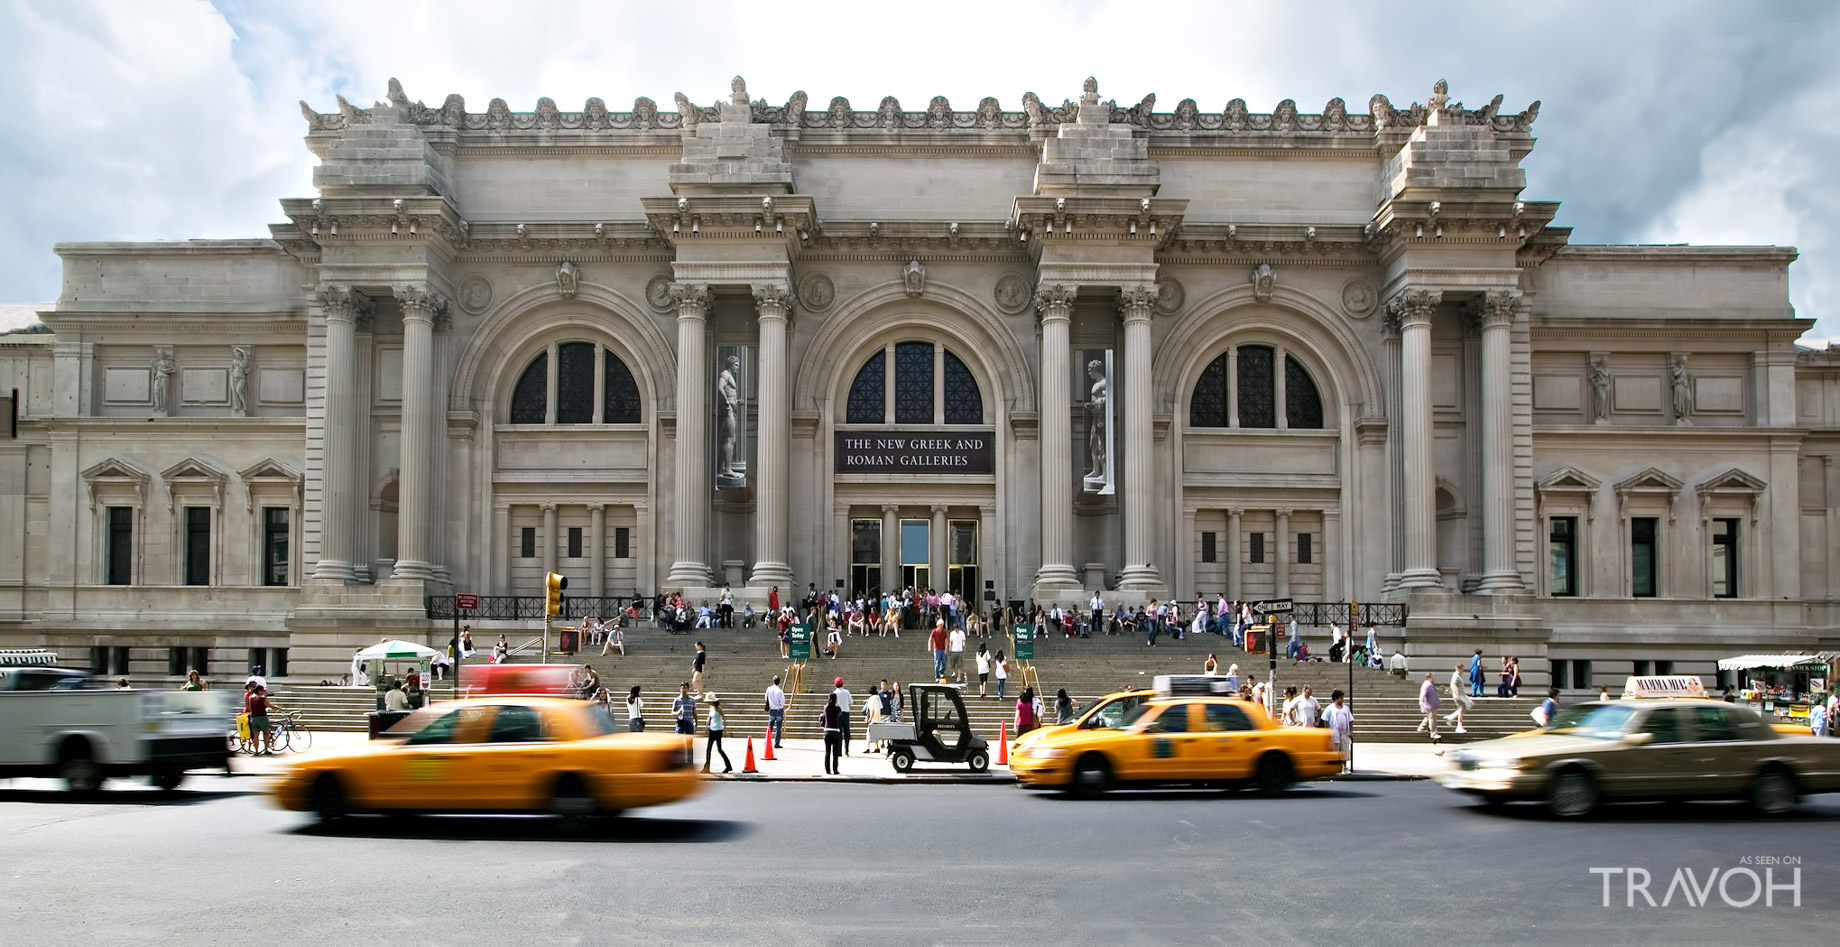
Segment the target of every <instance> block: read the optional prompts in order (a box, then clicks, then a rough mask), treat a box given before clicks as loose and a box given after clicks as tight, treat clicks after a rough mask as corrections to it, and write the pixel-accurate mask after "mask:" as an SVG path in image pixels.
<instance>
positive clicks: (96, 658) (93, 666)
mask: <svg viewBox="0 0 1840 947" xmlns="http://www.w3.org/2000/svg"><path fill="white" fill-rule="evenodd" d="M89 671H90V673H91V674H107V673H109V646H108V645H92V646H90V649H89Z"/></svg>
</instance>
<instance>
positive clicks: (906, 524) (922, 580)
mask: <svg viewBox="0 0 1840 947" xmlns="http://www.w3.org/2000/svg"><path fill="white" fill-rule="evenodd" d="M932 548H933V524H932V522H931V521H930V520H902V521H901V585H902V586H903V587H905V588H910V589H924V588H927V587H928V586H931V585H932V584H933V568H932V561H933V559H932Z"/></svg>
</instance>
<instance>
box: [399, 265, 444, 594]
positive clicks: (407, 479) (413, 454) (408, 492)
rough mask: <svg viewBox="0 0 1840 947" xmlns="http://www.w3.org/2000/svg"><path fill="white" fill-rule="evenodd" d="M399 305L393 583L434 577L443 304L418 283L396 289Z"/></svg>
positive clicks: (419, 580) (418, 580) (436, 295)
mask: <svg viewBox="0 0 1840 947" xmlns="http://www.w3.org/2000/svg"><path fill="white" fill-rule="evenodd" d="M396 299H397V301H398V302H399V303H401V304H402V320H403V354H402V436H401V437H400V438H398V444H399V447H398V456H397V471H398V475H397V480H396V483H397V498H396V499H397V506H396V568H395V570H394V572H393V574H392V576H391V579H392V581H395V580H398V579H400V580H402V581H405V582H422V581H428V580H431V579H433V578H434V566H433V564H432V563H431V562H430V561H429V559H430V556H429V554H428V524H429V516H428V510H429V506H430V501H431V494H432V484H433V479H434V478H433V473H434V465H433V452H434V433H433V431H434V320H435V316H436V315H437V314H438V313H439V312H440V311H441V310H442V309H444V308H446V306H447V300H445V299H443V298H442V297H441V295H440V294H439V293H433V292H430V291H428V289H426V288H425V287H420V286H403V287H398V288H397V289H396Z"/></svg>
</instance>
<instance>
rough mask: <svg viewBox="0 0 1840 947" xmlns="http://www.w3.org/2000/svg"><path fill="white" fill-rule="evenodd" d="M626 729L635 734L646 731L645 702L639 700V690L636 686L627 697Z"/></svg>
mask: <svg viewBox="0 0 1840 947" xmlns="http://www.w3.org/2000/svg"><path fill="white" fill-rule="evenodd" d="M626 729H628V730H631V731H632V732H634V733H641V732H643V731H644V730H645V702H644V701H642V700H640V699H639V688H638V686H636V685H635V686H634V687H633V689H632V693H630V694H627V695H626Z"/></svg>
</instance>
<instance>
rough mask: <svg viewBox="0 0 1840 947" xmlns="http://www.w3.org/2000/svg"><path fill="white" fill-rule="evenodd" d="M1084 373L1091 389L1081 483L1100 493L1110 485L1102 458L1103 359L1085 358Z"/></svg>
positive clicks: (1106, 411)
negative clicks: (1085, 465) (1086, 460)
mask: <svg viewBox="0 0 1840 947" xmlns="http://www.w3.org/2000/svg"><path fill="white" fill-rule="evenodd" d="M1086 377H1087V379H1088V380H1089V381H1091V382H1092V391H1091V393H1090V394H1089V395H1088V397H1087V399H1086V453H1087V456H1088V457H1089V458H1090V459H1091V461H1092V464H1091V467H1090V468H1089V469H1088V470H1087V471H1086V479H1085V481H1084V482H1083V484H1082V485H1083V486H1084V488H1085V490H1086V492H1087V493H1104V492H1105V491H1106V488H1107V487H1109V486H1111V478H1110V477H1109V476H1108V475H1107V471H1106V467H1107V464H1106V458H1105V455H1106V450H1105V447H1106V437H1107V427H1108V425H1109V422H1110V419H1111V413H1110V409H1111V387H1110V385H1109V383H1108V382H1107V381H1106V378H1105V363H1104V362H1102V361H1100V360H1098V359H1096V358H1095V359H1093V360H1092V361H1090V362H1087V363H1086Z"/></svg>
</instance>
